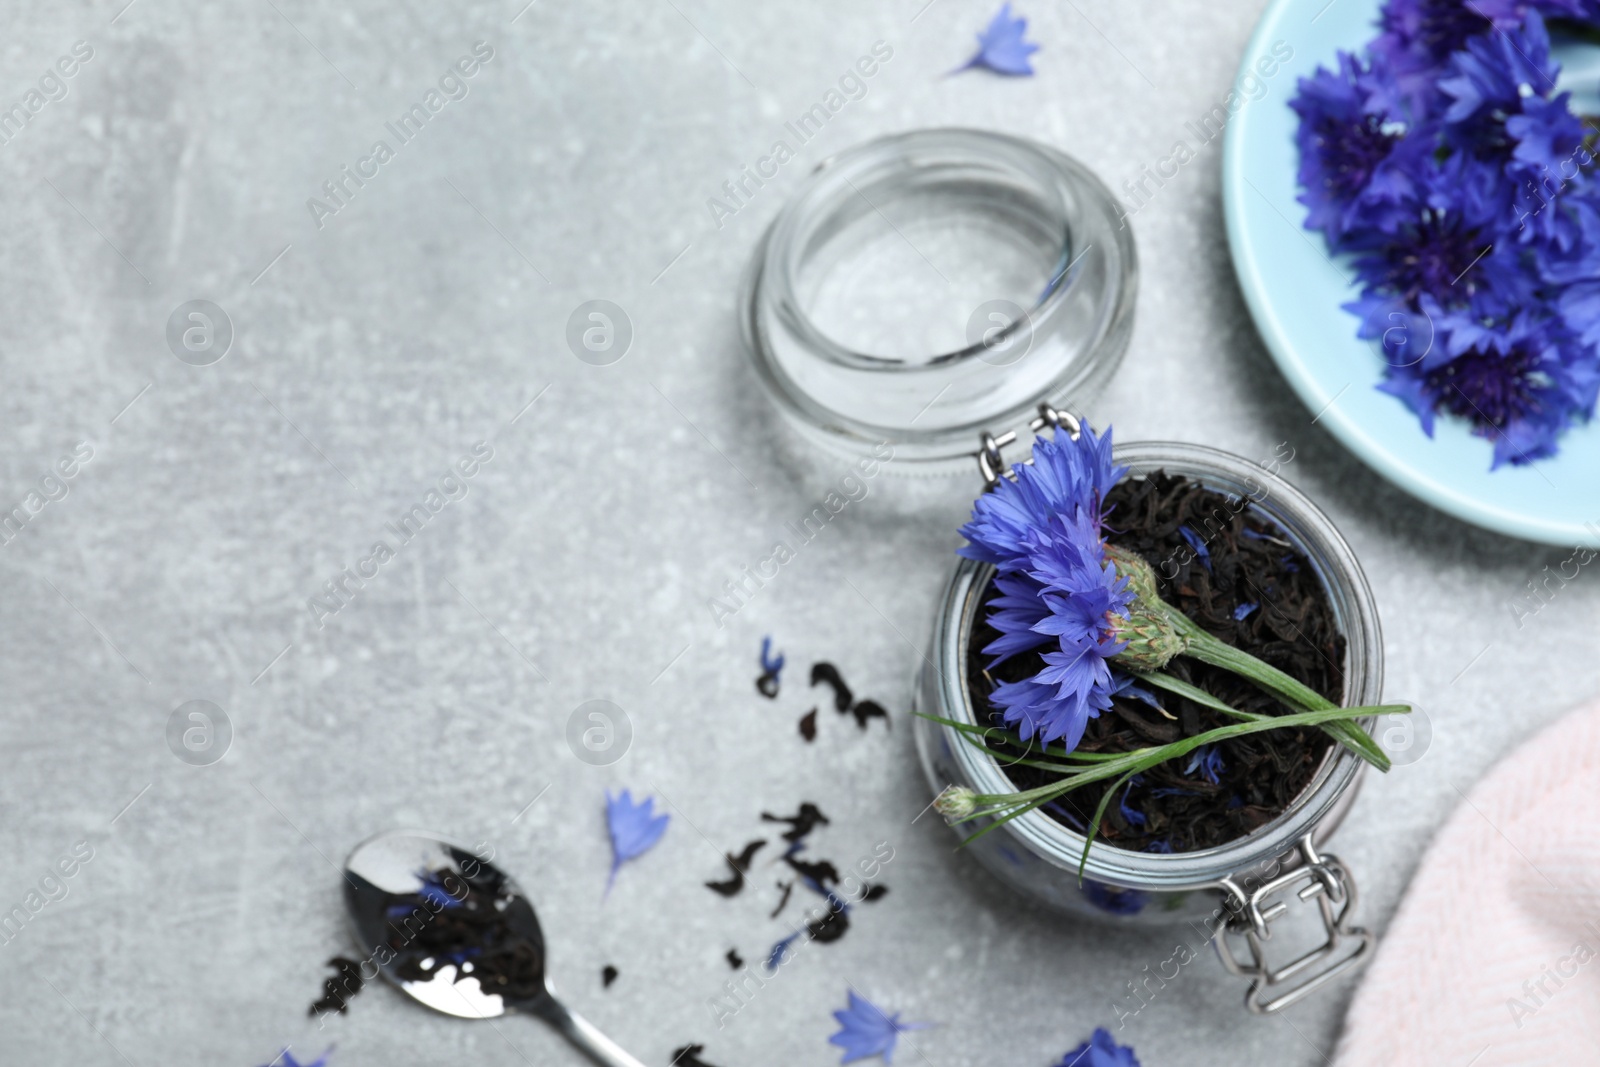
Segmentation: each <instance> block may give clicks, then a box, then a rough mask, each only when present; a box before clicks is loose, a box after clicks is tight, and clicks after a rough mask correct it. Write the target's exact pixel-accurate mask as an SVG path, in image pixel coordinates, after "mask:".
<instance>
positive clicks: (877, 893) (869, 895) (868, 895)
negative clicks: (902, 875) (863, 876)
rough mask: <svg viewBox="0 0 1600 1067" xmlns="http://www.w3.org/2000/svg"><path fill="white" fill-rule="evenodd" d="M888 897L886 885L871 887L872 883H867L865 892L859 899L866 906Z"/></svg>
mask: <svg viewBox="0 0 1600 1067" xmlns="http://www.w3.org/2000/svg"><path fill="white" fill-rule="evenodd" d="M888 895H889V887H888V886H886V885H873V884H872V883H870V882H869V883H867V889H866V892H864V893H862V894H861V899H862V900H864V901H866V902H867V903H868V904H871V903H872V902H873V901H874V900H882V899H883V898H884V897H886V896H888Z"/></svg>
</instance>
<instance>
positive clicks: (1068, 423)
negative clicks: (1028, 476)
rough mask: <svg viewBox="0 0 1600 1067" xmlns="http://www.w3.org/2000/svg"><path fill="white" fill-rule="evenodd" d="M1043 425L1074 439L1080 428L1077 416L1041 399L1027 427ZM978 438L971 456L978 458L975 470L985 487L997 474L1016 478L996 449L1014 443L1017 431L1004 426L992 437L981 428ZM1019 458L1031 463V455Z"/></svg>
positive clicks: (993, 482) (997, 481)
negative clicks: (975, 450)
mask: <svg viewBox="0 0 1600 1067" xmlns="http://www.w3.org/2000/svg"><path fill="white" fill-rule="evenodd" d="M1046 426H1048V427H1050V428H1051V429H1053V430H1060V429H1063V428H1064V429H1065V430H1066V431H1067V433H1068V434H1069V435H1070V436H1071V437H1072V439H1073V440H1074V441H1076V440H1077V439H1078V432H1079V430H1080V429H1081V426H1080V424H1079V422H1078V418H1077V416H1076V415H1074V414H1072V412H1070V411H1060V410H1058V409H1056V408H1054V407H1051V406H1050V404H1048V403H1043V404H1040V405H1039V415H1038V417H1037V418H1035V419H1033V420H1032V421H1031V422H1029V423H1028V429H1030V430H1032V431H1033V432H1034V433H1038V432H1039V431H1040V430H1042V429H1044V428H1045V427H1046ZM980 441H981V442H982V444H981V446H980V447H979V449H978V451H977V452H975V453H974V456H976V458H977V460H978V470H979V472H980V473H982V475H983V487H984V488H985V489H993V488H994V487H995V486H997V485H999V484H1000V479H1001V478H1010V479H1011V480H1012V481H1016V480H1017V472H1016V470H1015V469H1014V468H1013V467H1011V466H1010V465H1008V464H1007V463H1006V462H1005V460H1004V459H1003V458H1001V456H1000V450H1001V449H1002V448H1004V447H1006V446H1007V445H1011V444H1016V441H1017V432H1016V431H1015V430H1007V431H1006V432H1005V433H1003V434H1001V435H1000V436H999V437H996V436H995V435H994V434H992V433H989V432H987V431H985V432H984V433H983V435H982V436H981V437H980ZM1022 462H1023V463H1024V464H1028V463H1032V462H1033V458H1032V457H1031V456H1030V457H1029V458H1027V459H1025V460H1023V461H1022Z"/></svg>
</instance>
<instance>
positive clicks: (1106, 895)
mask: <svg viewBox="0 0 1600 1067" xmlns="http://www.w3.org/2000/svg"><path fill="white" fill-rule="evenodd" d="M1081 891H1082V893H1083V895H1084V897H1085V899H1087V900H1088V901H1089V903H1090V904H1093V905H1094V906H1095V907H1097V908H1099V909H1100V910H1101V911H1103V912H1106V913H1107V914H1110V915H1137V914H1139V913H1140V912H1141V911H1143V910H1144V906H1145V905H1146V904H1148V903H1150V898H1149V896H1147V895H1146V894H1145V893H1144V892H1143V891H1142V890H1138V889H1123V888H1122V887H1120V886H1114V885H1106V884H1105V883H1104V882H1097V881H1095V880H1094V879H1093V878H1085V879H1084V880H1083V885H1082V886H1081ZM1079 1067H1082V1065H1079Z"/></svg>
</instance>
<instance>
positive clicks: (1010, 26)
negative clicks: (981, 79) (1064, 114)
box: [951, 3, 1039, 76]
mask: <svg viewBox="0 0 1600 1067" xmlns="http://www.w3.org/2000/svg"><path fill="white" fill-rule="evenodd" d="M1027 32H1028V20H1027V19H1025V18H1013V17H1012V15H1011V5H1010V4H1009V3H1007V4H1006V5H1004V6H1003V7H1001V8H1000V10H999V11H997V12H995V15H994V18H992V19H990V20H989V25H988V26H986V27H984V31H983V32H982V33H980V34H978V52H977V54H976V55H974V56H973V57H972V58H971V59H969V60H967V62H966V63H965V64H964V65H962V66H961V67H958V68H957V69H956V70H955V71H952V72H951V73H959V72H960V71H963V70H971V69H972V68H973V67H983V68H985V69H987V70H992V71H994V72H995V73H996V74H1008V75H1012V76H1017V75H1029V74H1032V73H1033V64H1032V62H1030V61H1029V59H1028V57H1029V56H1031V55H1033V53H1035V52H1037V51H1038V50H1039V46H1038V45H1036V44H1033V43H1032V42H1030V41H1024V40H1023V39H1022V38H1023V35H1024V34H1026V33H1027Z"/></svg>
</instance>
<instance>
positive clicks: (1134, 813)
mask: <svg viewBox="0 0 1600 1067" xmlns="http://www.w3.org/2000/svg"><path fill="white" fill-rule="evenodd" d="M1143 781H1144V776H1143V775H1139V774H1136V775H1134V776H1133V777H1132V778H1129V779H1128V786H1127V788H1126V789H1124V790H1123V791H1122V795H1121V796H1120V797H1118V798H1117V810H1118V811H1120V812H1121V813H1122V817H1123V818H1124V819H1126V820H1127V821H1128V825H1129V826H1143V825H1144V824H1145V823H1147V822H1149V821H1150V820H1149V819H1147V818H1145V814H1144V812H1142V811H1140V810H1139V809H1138V808H1130V807H1128V794H1129V793H1131V792H1133V787H1134V786H1136V785H1139V784H1141V783H1142V782H1143Z"/></svg>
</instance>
